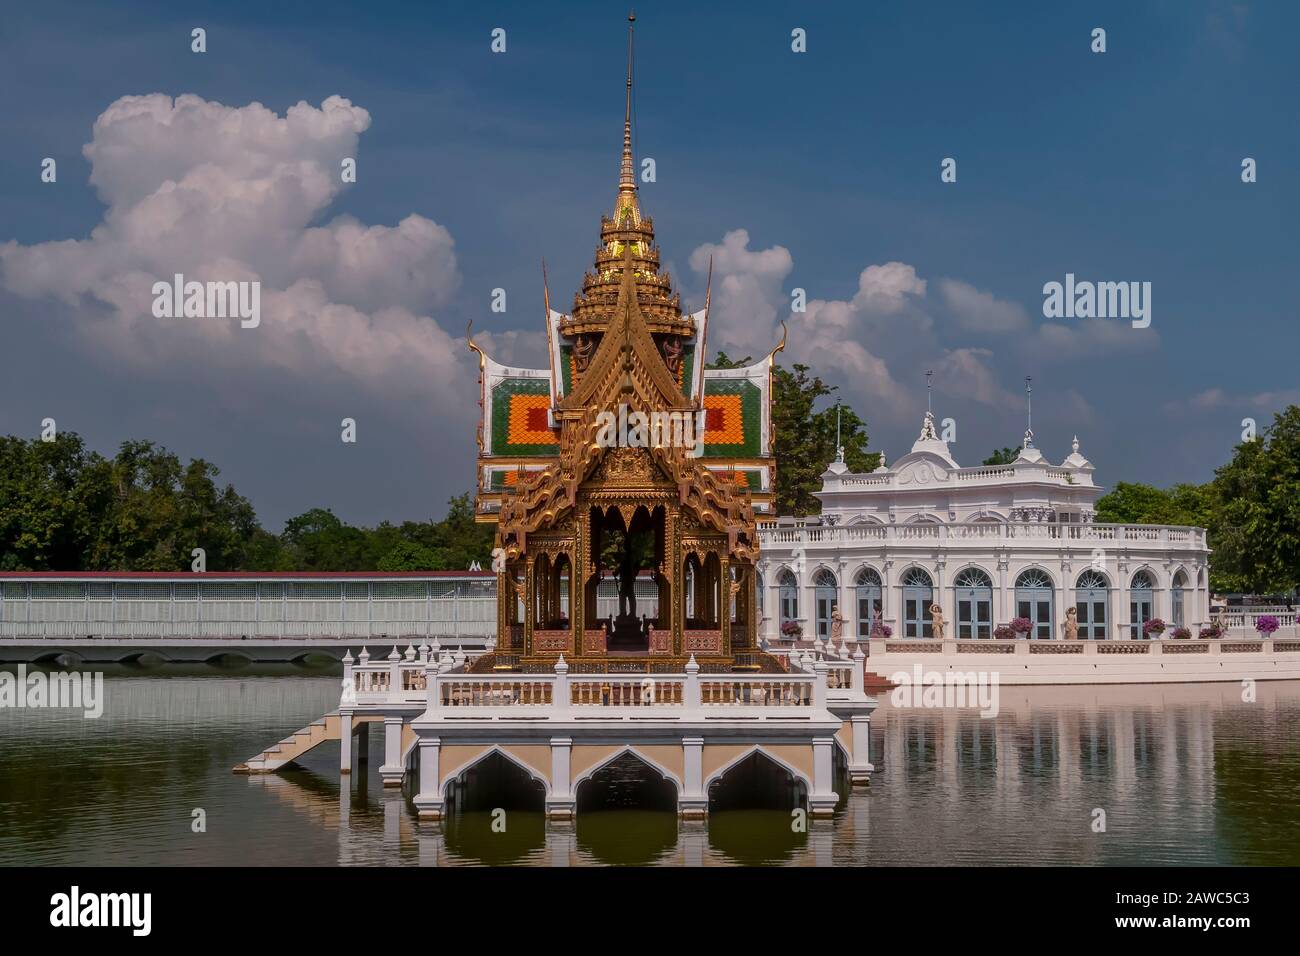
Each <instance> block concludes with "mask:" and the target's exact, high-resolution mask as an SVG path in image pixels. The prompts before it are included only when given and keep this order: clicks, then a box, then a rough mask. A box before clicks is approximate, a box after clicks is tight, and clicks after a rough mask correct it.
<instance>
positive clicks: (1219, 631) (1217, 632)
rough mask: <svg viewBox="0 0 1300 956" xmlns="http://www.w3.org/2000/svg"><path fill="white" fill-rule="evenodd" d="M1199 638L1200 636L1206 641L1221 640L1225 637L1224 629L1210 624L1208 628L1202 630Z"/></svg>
mask: <svg viewBox="0 0 1300 956" xmlns="http://www.w3.org/2000/svg"><path fill="white" fill-rule="evenodd" d="M1198 636H1200V637H1201V638H1203V639H1205V640H1213V639H1215V638H1220V637H1223V628H1221V627H1219V625H1217V624H1210V625H1208V626H1206V627H1203V628H1201V632H1200V634H1199V635H1198Z"/></svg>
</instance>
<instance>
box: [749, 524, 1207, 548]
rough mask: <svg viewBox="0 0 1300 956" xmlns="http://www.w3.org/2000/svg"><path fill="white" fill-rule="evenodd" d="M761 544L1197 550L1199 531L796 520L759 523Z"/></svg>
mask: <svg viewBox="0 0 1300 956" xmlns="http://www.w3.org/2000/svg"><path fill="white" fill-rule="evenodd" d="M759 538H760V541H761V543H762V544H764V545H772V544H825V545H841V544H844V543H847V542H851V541H884V542H886V543H892V542H899V543H911V542H915V541H926V542H935V543H936V544H938V545H940V546H942V544H944V543H958V544H959V543H961V542H963V541H970V540H976V541H980V542H981V543H986V542H989V541H1042V540H1049V541H1078V542H1098V541H1104V542H1114V541H1121V542H1124V541H1128V542H1145V543H1148V544H1156V545H1161V546H1165V547H1171V548H1174V549H1187V550H1203V549H1204V548H1205V546H1206V545H1205V530H1204V529H1203V528H1187V527H1177V526H1173V525H1133V524H1098V523H1092V524H1087V523H1081V524H1070V523H1056V522H1048V521H1042V522H1039V521H1010V522H1002V521H959V522H951V523H947V524H940V523H938V522H920V523H917V524H889V525H886V524H856V525H820V524H807V523H806V522H805V521H804V520H796V521H795V522H794V523H793V524H777V523H776V522H773V521H763V522H760V523H759Z"/></svg>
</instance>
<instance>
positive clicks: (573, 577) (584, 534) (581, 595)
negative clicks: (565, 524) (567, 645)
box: [569, 498, 591, 657]
mask: <svg viewBox="0 0 1300 956" xmlns="http://www.w3.org/2000/svg"><path fill="white" fill-rule="evenodd" d="M590 541H591V508H589V507H588V506H587V503H586V501H585V500H584V499H581V498H580V499H579V500H578V503H577V505H576V507H575V514H574V516H573V569H572V570H571V571H570V572H569V588H570V590H569V610H570V612H571V613H570V614H569V631H570V632H571V634H572V644H573V655H572V656H574V657H579V656H581V654H582V632H583V630H584V629H585V628H586V626H587V559H588V552H589V551H590V550H591V548H590V544H589V542H590Z"/></svg>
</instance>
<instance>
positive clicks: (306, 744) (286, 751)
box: [234, 711, 384, 773]
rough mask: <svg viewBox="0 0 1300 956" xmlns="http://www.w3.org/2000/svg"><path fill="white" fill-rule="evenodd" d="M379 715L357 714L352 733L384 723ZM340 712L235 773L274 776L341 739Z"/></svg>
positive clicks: (309, 725) (292, 737)
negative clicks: (361, 728) (315, 750)
mask: <svg viewBox="0 0 1300 956" xmlns="http://www.w3.org/2000/svg"><path fill="white" fill-rule="evenodd" d="M383 719H384V718H383V717H382V716H381V715H379V714H354V715H353V717H352V731H353V732H354V733H355V732H356V730H357V728H358V727H359V726H360V725H361V724H366V723H373V722H375V721H378V722H381V723H382V722H383ZM339 727H340V721H339V715H338V711H334V712H333V713H329V714H326V715H325V716H324V717H321V718H320V719H319V720H313V721H312V722H311V723H310V724H308V725H307V726H306V727H304V728H303V729H302V730H298V731H295V732H294V733H292V734H290V735H289V736H288V737H285V738H284V740H281V741H280V742H279V743H278V744H273V745H272V746H270V747H268V748H267V749H266V750H263V751H262V752H261V753H260V754H258V755H257V756H255V757H249V758H248V759H247V760H245V761H244V762H243V763H241V764H236V765H235V767H234V772H235V773H275V771H277V770H279V769H280V768H281V767H283V766H284V765H285V764H287V763H289V762H290V761H293V760H296V759H297V758H298V757H301V756H302V755H303V754H305V753H306V752H307V751H309V750H312V749H314V748H315V747H317V746H319V745H320V744H323V743H325V742H326V741H327V740H338V739H339Z"/></svg>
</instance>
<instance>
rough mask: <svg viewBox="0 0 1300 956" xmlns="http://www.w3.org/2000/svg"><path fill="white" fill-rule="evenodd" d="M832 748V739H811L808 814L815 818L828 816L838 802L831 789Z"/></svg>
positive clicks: (836, 795)
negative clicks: (811, 775)
mask: <svg viewBox="0 0 1300 956" xmlns="http://www.w3.org/2000/svg"><path fill="white" fill-rule="evenodd" d="M834 748H835V738H834V737H815V738H814V739H813V792H812V793H811V794H809V795H808V812H809V813H810V814H811V815H812V816H815V817H828V816H830V815H831V814H832V813H833V812H834V811H835V804H836V802H837V801H838V800H839V795H838V794H836V793H835V791H834V790H832V789H831V787H832V786H833V784H832V775H833V768H834V761H833V757H832V754H833V752H834Z"/></svg>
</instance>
